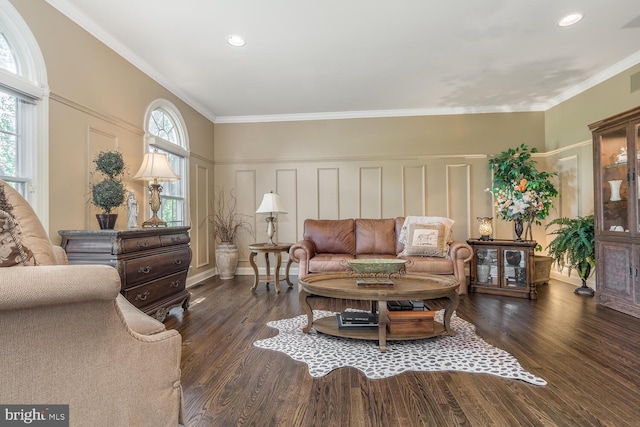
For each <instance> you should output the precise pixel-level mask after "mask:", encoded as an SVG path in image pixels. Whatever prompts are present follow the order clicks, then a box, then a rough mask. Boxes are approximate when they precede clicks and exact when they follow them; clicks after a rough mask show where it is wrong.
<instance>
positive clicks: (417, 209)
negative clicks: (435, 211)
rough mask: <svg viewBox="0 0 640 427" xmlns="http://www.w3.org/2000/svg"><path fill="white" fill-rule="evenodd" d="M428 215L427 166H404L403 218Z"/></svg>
mask: <svg viewBox="0 0 640 427" xmlns="http://www.w3.org/2000/svg"><path fill="white" fill-rule="evenodd" d="M426 214H427V167H426V165H418V166H406V165H403V166H402V216H408V215H418V216H420V215H426Z"/></svg>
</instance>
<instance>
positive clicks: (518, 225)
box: [513, 218, 524, 242]
mask: <svg viewBox="0 0 640 427" xmlns="http://www.w3.org/2000/svg"><path fill="white" fill-rule="evenodd" d="M523 231H524V224H523V223H522V220H521V219H520V218H517V219H516V220H515V221H513V232H514V234H515V236H516V238H515V239H514V240H515V241H516V242H522V232H523Z"/></svg>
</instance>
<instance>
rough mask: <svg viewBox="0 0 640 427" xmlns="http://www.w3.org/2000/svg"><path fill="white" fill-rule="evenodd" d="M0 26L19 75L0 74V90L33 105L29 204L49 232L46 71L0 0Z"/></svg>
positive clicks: (22, 26) (16, 17) (27, 34)
mask: <svg viewBox="0 0 640 427" xmlns="http://www.w3.org/2000/svg"><path fill="white" fill-rule="evenodd" d="M0 25H1V26H2V27H3V28H5V29H6V31H5V32H4V36H5V37H6V38H7V41H8V42H9V43H10V45H11V46H12V47H13V48H14V49H15V51H16V53H17V55H18V56H19V58H20V63H21V67H22V69H21V70H20V71H21V73H22V75H21V76H16V75H15V74H12V73H9V72H7V71H4V70H2V71H3V72H2V73H0V86H3V87H4V86H6V87H9V88H10V90H14V91H16V92H19V93H20V94H22V95H24V96H26V97H28V98H31V99H32V100H33V101H34V102H35V107H34V108H35V112H34V122H33V135H31V136H32V138H31V140H32V141H33V144H30V146H28V147H27V150H28V152H29V153H30V154H29V155H28V156H27V158H28V159H29V160H30V161H31V164H29V165H27V170H28V171H29V172H30V175H31V178H32V180H31V186H30V188H29V197H28V199H29V203H31V206H32V207H33V209H34V210H35V212H36V215H38V219H39V220H40V222H41V223H42V225H43V226H44V228H45V230H47V232H48V231H49V86H48V84H47V68H46V66H45V62H44V57H43V56H42V51H41V50H40V46H38V42H37V41H36V39H35V37H34V36H33V33H32V32H31V29H30V28H29V26H28V25H27V23H26V22H25V21H24V19H22V16H21V15H20V14H19V13H18V11H17V10H16V9H15V8H14V7H13V5H12V4H11V3H10V2H9V0H0Z"/></svg>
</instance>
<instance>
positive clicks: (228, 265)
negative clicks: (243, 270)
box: [216, 242, 238, 280]
mask: <svg viewBox="0 0 640 427" xmlns="http://www.w3.org/2000/svg"><path fill="white" fill-rule="evenodd" d="M216 266H217V267H218V274H219V275H220V278H221V279H224V280H227V279H233V278H234V277H235V275H236V267H237V266H238V248H237V247H236V245H234V244H233V243H231V242H222V243H220V244H219V245H218V247H216Z"/></svg>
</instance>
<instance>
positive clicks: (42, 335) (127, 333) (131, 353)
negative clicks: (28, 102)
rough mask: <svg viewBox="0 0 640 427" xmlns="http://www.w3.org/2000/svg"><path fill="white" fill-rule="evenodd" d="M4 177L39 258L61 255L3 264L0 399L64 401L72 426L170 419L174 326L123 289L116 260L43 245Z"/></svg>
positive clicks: (176, 357) (176, 358)
mask: <svg viewBox="0 0 640 427" xmlns="http://www.w3.org/2000/svg"><path fill="white" fill-rule="evenodd" d="M3 186H4V189H5V192H6V193H7V194H8V196H9V197H8V199H9V201H10V202H11V204H12V205H13V206H14V207H18V209H14V211H15V210H18V211H20V214H19V215H18V214H16V215H15V218H16V220H17V222H18V223H19V224H21V225H22V226H23V227H22V237H23V238H24V239H25V240H24V243H25V246H27V247H28V248H29V249H30V250H31V251H32V252H33V255H34V258H35V260H36V262H38V260H39V259H40V260H46V259H48V260H49V261H48V262H47V263H48V264H52V263H54V264H60V263H62V265H44V264H45V263H42V262H40V263H39V264H40V265H37V266H31V265H30V266H15V267H8V268H0V343H1V344H0V403H2V404H31V405H34V404H68V405H69V418H70V425H71V426H110V427H111V426H154V427H155V426H177V425H178V424H179V422H182V413H183V411H182V390H181V386H180V356H181V341H182V340H181V337H180V334H179V333H178V332H177V331H175V330H165V327H164V325H163V324H162V323H160V322H158V321H156V320H155V319H153V318H151V317H149V316H147V315H145V314H144V313H142V312H140V311H139V310H137V309H136V308H135V307H133V306H132V305H131V304H130V303H129V302H128V301H127V300H126V299H124V298H123V297H122V296H121V295H120V293H119V291H120V278H119V275H118V273H117V271H116V270H115V269H114V268H112V267H109V266H104V265H64V264H66V257H65V256H64V251H62V249H61V248H59V247H53V245H51V247H50V248H45V249H44V251H45V252H48V255H49V258H47V254H46V253H45V255H42V254H41V249H39V248H38V246H39V245H40V244H41V242H40V243H35V240H34V239H29V234H30V233H31V231H30V230H28V229H27V228H26V227H24V224H26V223H28V222H29V220H24V221H23V220H22V219H24V215H25V214H24V212H23V210H24V209H27V210H28V211H30V208H25V207H24V206H22V205H20V203H22V202H23V199H22V200H19V199H17V198H16V197H20V196H19V195H17V193H15V192H14V191H13V190H12V189H10V188H8V186H7V185H5V184H4V183H3V182H2V181H0V190H1V189H2V188H1V187H3ZM20 199H21V198H20ZM16 201H18V203H16ZM27 213H28V212H27ZM14 214H15V212H14ZM31 215H33V217H35V215H34V214H33V211H31ZM21 217H22V219H21ZM33 217H32V218H30V220H31V221H33ZM40 227H41V226H40ZM49 244H50V242H49ZM45 246H46V244H45Z"/></svg>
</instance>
